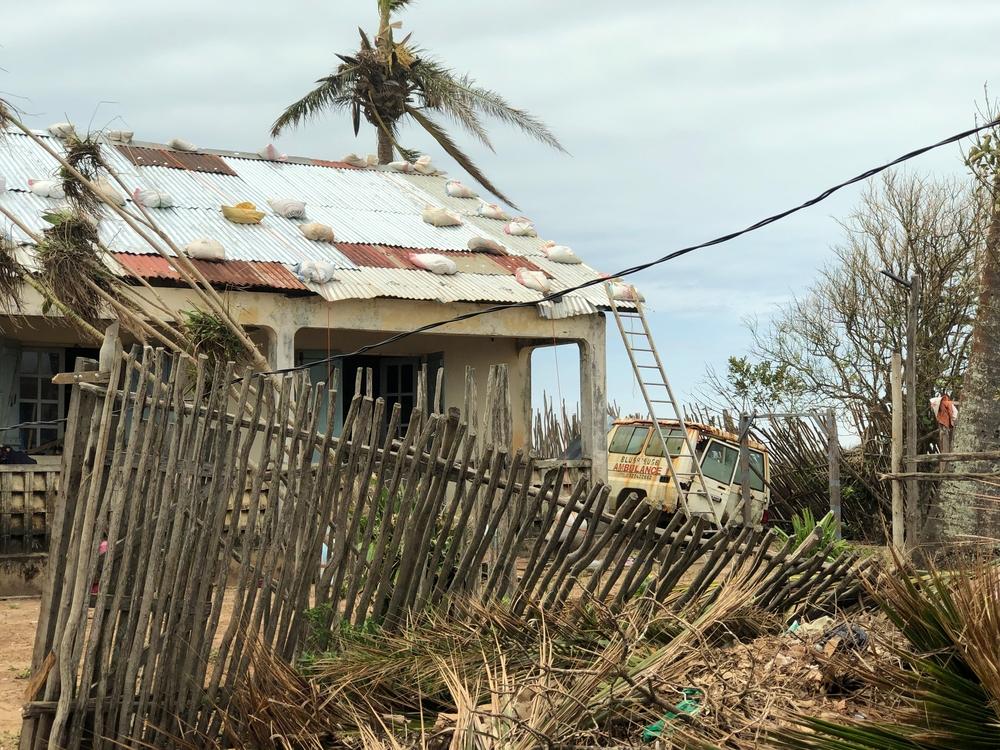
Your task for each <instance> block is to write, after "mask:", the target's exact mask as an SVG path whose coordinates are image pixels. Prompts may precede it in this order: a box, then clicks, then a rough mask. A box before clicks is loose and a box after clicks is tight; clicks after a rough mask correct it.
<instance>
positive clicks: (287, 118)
mask: <svg viewBox="0 0 1000 750" xmlns="http://www.w3.org/2000/svg"><path fill="white" fill-rule="evenodd" d="M316 83H317V84H319V85H317V86H316V88H314V89H313V90H312V91H310V92H309V93H308V94H306V95H305V96H303V97H302V98H301V99H299V100H298V101H297V102H293V103H292V104H289V105H288V107H286V108H285V111H284V112H282V113H281V115H280V116H279V117H278V119H277V120H275V121H274V124H273V125H272V126H271V135H272V136H273V137H275V138H276V137H277V136H279V135H280V134H281V132H282V131H283V130H285V129H286V128H289V127H294V126H296V125H301V124H302V123H303V122H305V121H306V120H308V119H309V118H311V117H316V116H317V115H319V114H320V113H321V112H323V111H324V110H327V109H345V108H347V107H348V106H350V104H351V97H350V95H349V91H350V89H351V87H352V86H353V83H354V76H353V69H352V68H351V67H350V66H347V65H342V66H340V69H339V70H338V71H337V72H336V73H333V74H332V75H329V76H326V77H325V78H320V79H319V80H318V81H316Z"/></svg>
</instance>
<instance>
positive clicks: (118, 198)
mask: <svg viewBox="0 0 1000 750" xmlns="http://www.w3.org/2000/svg"><path fill="white" fill-rule="evenodd" d="M94 188H95V192H96V193H97V194H98V195H100V196H101V197H102V198H104V200H106V201H108V203H114V204H115V205H116V206H124V205H125V196H124V195H122V194H121V192H119V190H118V188H116V187H115V186H114V185H112V184H111V183H110V182H108V181H107V180H105V179H104V178H103V177H102V178H100V179H99V180H97V181H95V182H94Z"/></svg>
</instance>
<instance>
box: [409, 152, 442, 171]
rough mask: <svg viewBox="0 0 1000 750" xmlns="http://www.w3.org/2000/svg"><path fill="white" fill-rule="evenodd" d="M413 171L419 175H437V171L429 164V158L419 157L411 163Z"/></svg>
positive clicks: (425, 156)
mask: <svg viewBox="0 0 1000 750" xmlns="http://www.w3.org/2000/svg"><path fill="white" fill-rule="evenodd" d="M413 170H414V171H415V172H419V173H420V174H437V173H438V169H437V167H435V166H434V165H433V164H432V163H431V157H429V156H427V155H426V154H425V155H424V156H421V157H420V158H419V159H417V160H416V161H415V162H413Z"/></svg>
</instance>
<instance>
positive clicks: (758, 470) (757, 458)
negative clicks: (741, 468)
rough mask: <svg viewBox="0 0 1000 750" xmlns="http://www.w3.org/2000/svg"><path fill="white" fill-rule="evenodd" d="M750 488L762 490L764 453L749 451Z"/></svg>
mask: <svg viewBox="0 0 1000 750" xmlns="http://www.w3.org/2000/svg"><path fill="white" fill-rule="evenodd" d="M750 489H752V490H756V491H757V492H763V491H764V454H763V453H761V452H760V451H750Z"/></svg>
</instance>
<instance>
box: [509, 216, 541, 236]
mask: <svg viewBox="0 0 1000 750" xmlns="http://www.w3.org/2000/svg"><path fill="white" fill-rule="evenodd" d="M503 231H504V232H506V233H507V234H509V235H512V236H514V237H537V236H538V232H536V231H535V225H534V224H532V223H531V221H530V220H529V219H525V218H523V217H522V218H518V219H514V220H513V221H511V222H509V223H508V224H507V226H505V227H504V228H503Z"/></svg>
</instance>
